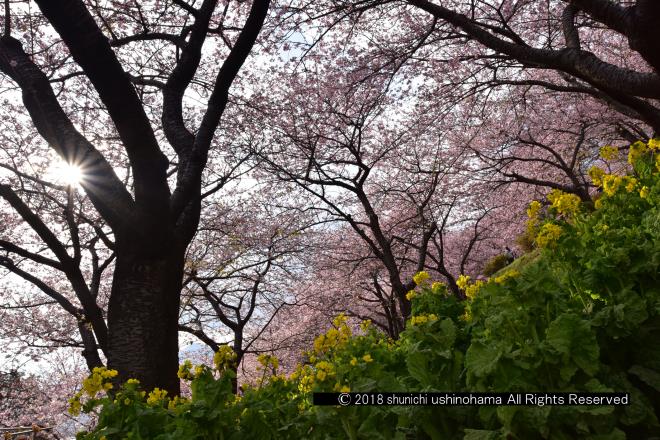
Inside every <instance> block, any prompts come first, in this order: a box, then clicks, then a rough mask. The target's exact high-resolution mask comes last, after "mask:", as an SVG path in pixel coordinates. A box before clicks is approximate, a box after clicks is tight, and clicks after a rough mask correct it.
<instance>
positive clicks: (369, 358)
mask: <svg viewBox="0 0 660 440" xmlns="http://www.w3.org/2000/svg"><path fill="white" fill-rule="evenodd" d="M362 360H363V361H365V362H366V363H369V362H373V361H374V360H373V359H372V358H371V355H370V354H368V353H367V354H365V355H364V356H362Z"/></svg>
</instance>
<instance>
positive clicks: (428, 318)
mask: <svg viewBox="0 0 660 440" xmlns="http://www.w3.org/2000/svg"><path fill="white" fill-rule="evenodd" d="M437 320H438V317H437V316H436V315H435V314H433V313H431V314H430V315H416V316H413V317H412V318H410V325H411V326H414V325H420V324H426V323H427V322H434V321H437Z"/></svg>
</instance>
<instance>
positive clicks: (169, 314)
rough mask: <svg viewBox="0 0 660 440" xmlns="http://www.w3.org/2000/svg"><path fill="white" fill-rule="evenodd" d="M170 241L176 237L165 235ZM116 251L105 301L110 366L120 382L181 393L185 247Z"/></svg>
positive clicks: (169, 246) (147, 388) (176, 393)
mask: <svg viewBox="0 0 660 440" xmlns="http://www.w3.org/2000/svg"><path fill="white" fill-rule="evenodd" d="M167 241H168V242H169V243H172V242H174V240H167ZM137 247H138V246H132V247H130V248H129V249H127V251H126V252H121V251H119V252H118V253H117V262H116V266H115V273H114V279H113V285H112V294H111V296H110V302H109V304H108V333H109V347H108V367H109V368H113V369H116V370H118V371H119V372H120V373H121V374H120V375H119V381H120V382H123V381H126V380H128V379H129V378H135V379H138V380H139V381H140V383H141V384H142V387H143V388H144V389H146V390H150V389H153V388H155V387H159V388H161V389H165V390H167V391H168V393H169V394H170V395H172V396H174V395H178V394H179V391H180V389H179V378H178V377H177V374H176V373H177V370H178V365H179V360H178V352H179V341H178V312H179V302H180V296H179V292H180V290H181V280H182V278H183V261H184V258H183V255H184V251H183V249H176V248H175V247H174V246H172V245H168V244H164V245H163V246H160V247H161V248H164V249H149V250H150V251H151V252H140V253H136V252H135V248H137Z"/></svg>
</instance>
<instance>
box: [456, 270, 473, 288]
mask: <svg viewBox="0 0 660 440" xmlns="http://www.w3.org/2000/svg"><path fill="white" fill-rule="evenodd" d="M469 282H470V277H469V276H467V275H463V274H461V275H460V276H459V277H458V279H457V280H456V285H457V286H458V288H459V289H461V290H465V288H466V287H467V286H468V284H469Z"/></svg>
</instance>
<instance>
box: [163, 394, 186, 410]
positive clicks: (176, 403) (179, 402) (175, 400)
mask: <svg viewBox="0 0 660 440" xmlns="http://www.w3.org/2000/svg"><path fill="white" fill-rule="evenodd" d="M185 403H188V399H186V398H185V397H179V396H174V398H173V399H171V400H170V401H169V402H168V403H167V409H169V410H174V409H176V407H177V406H179V405H183V404H185Z"/></svg>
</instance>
